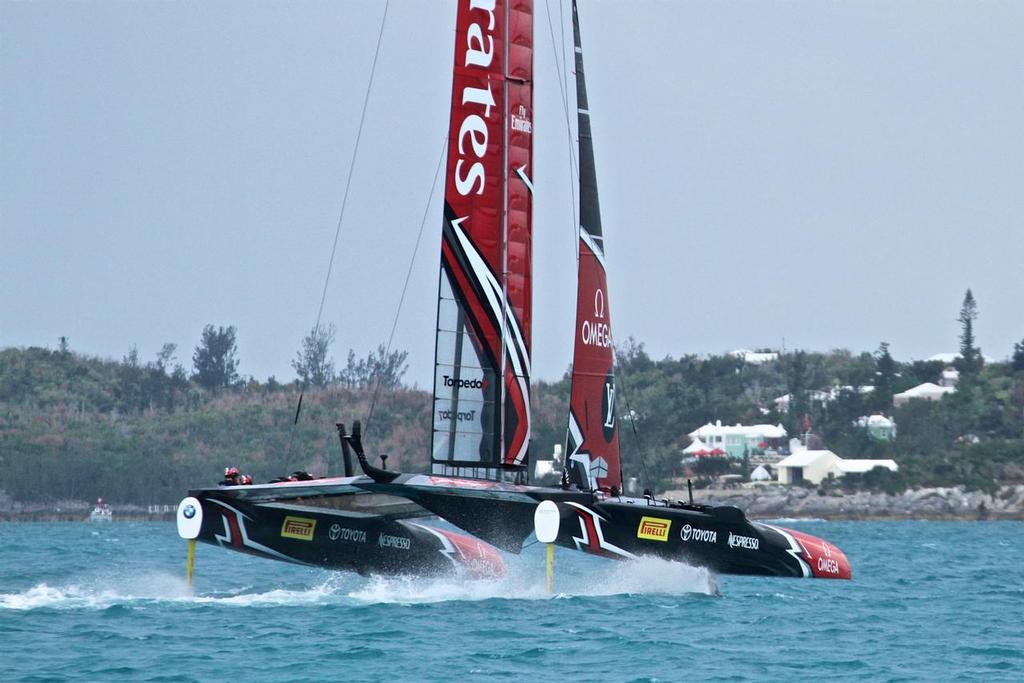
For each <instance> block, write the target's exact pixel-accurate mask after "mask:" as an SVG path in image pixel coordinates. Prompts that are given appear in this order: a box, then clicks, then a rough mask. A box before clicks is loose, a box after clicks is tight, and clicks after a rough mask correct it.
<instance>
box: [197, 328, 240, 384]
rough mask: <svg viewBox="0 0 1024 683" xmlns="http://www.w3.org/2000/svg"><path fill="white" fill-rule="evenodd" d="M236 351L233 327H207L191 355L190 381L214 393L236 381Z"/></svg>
mask: <svg viewBox="0 0 1024 683" xmlns="http://www.w3.org/2000/svg"><path fill="white" fill-rule="evenodd" d="M237 353H238V349H237V348H236V346H235V327H234V325H231V326H229V327H226V328H225V327H218V328H217V329H214V327H213V325H207V326H206V327H204V328H203V336H202V338H201V339H200V341H199V346H197V347H196V350H195V351H194V352H193V353H192V367H193V368H194V369H195V372H194V374H193V375H192V379H193V380H195V382H196V383H197V384H199V386H201V387H203V388H205V389H209V390H210V391H213V392H216V391H219V390H221V389H225V388H227V387H229V386H231V385H232V384H234V383H235V382H237V381H238V357H237Z"/></svg>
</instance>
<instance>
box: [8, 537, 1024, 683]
mask: <svg viewBox="0 0 1024 683" xmlns="http://www.w3.org/2000/svg"><path fill="white" fill-rule="evenodd" d="M787 525H788V526H791V527H793V528H796V529H801V530H806V531H808V532H810V533H813V534H816V535H820V536H823V537H825V538H827V539H829V540H831V541H834V542H835V543H837V544H838V545H839V546H840V547H841V548H843V549H844V550H845V551H846V553H847V555H848V556H849V557H850V561H851V563H852V564H853V570H854V581H853V582H832V581H809V580H797V579H767V578H740V577H727V576H720V577H716V576H713V575H709V574H708V573H707V572H705V571H703V570H698V569H693V568H690V567H686V566H682V565H677V564H671V563H666V562H662V561H657V560H643V561H640V562H637V563H633V564H627V563H612V562H609V561H605V560H599V559H596V558H590V557H586V556H583V555H580V554H577V553H571V552H569V551H564V550H561V549H560V550H559V551H558V555H557V559H556V563H557V572H556V594H555V595H554V596H553V597H552V596H549V595H548V594H547V592H546V589H545V588H544V560H543V551H542V550H541V549H540V547H539V546H533V547H531V548H529V549H528V550H527V551H526V552H525V553H524V554H523V555H522V556H519V557H511V556H509V564H510V568H511V571H510V575H509V576H508V577H507V578H506V579H503V580H501V581H498V582H468V581H456V580H395V579H391V580H386V579H364V578H360V577H358V576H353V575H348V574H337V573H331V572H326V571H321V570H314V569H308V568H302V567H295V566H290V565H286V564H282V563H278V562H271V561H267V560H260V559H256V558H251V557H247V556H242V555H238V554H235V553H230V552H227V551H222V550H220V549H218V548H213V547H210V546H204V545H201V546H199V548H198V553H197V565H196V571H197V577H196V584H195V594H194V595H193V594H191V593H190V592H189V590H188V587H187V586H186V584H185V582H184V580H183V577H182V575H183V573H184V559H185V543H184V541H181V540H180V539H179V538H178V537H177V535H176V533H175V530H174V525H173V524H161V523H116V522H115V523H113V524H107V525H90V524H87V523H80V524H74V523H66V524H0V680H3V681H8V680H23V681H121V680H124V681H217V680H239V681H243V680H244V681H307V680H352V681H364V680H365V681H451V680H467V681H484V680H529V681H534V680H544V681H550V680H558V681H593V680H598V679H600V680H608V681H655V680H657V681H678V680H708V681H747V680H754V681H762V680H780V679H783V678H786V679H796V680H815V681H836V680H872V681H877V680H921V681H938V680H979V681H993V680H1014V681H1020V680H1024V675H1022V671H1024V625H1022V624H1024V523H1020V522H967V523H955V522H814V521H802V522H800V521H789V522H788V523H787Z"/></svg>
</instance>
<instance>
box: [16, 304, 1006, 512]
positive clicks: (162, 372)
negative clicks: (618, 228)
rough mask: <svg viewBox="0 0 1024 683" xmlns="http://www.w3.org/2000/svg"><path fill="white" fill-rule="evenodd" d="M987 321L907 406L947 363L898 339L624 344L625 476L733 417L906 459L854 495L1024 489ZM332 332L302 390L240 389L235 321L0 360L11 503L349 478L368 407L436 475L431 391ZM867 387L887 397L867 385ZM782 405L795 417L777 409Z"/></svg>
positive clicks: (560, 403)
mask: <svg viewBox="0 0 1024 683" xmlns="http://www.w3.org/2000/svg"><path fill="white" fill-rule="evenodd" d="M976 318H977V304H976V302H975V301H974V298H973V296H972V295H971V293H970V292H969V291H968V293H967V295H966V296H965V298H964V303H963V308H962V310H961V315H960V323H961V335H960V342H961V348H960V357H959V359H958V360H957V362H956V363H957V368H958V370H959V372H960V381H959V383H958V385H957V391H956V392H955V393H953V394H950V395H948V396H945V397H943V398H942V400H940V401H935V402H929V401H923V400H913V401H910V402H908V403H906V404H904V405H901V406H899V407H894V406H893V395H894V394H896V393H899V392H902V391H904V390H906V389H908V388H910V387H913V386H916V385H918V384H920V383H922V382H936V383H937V382H938V381H939V380H940V378H941V375H942V372H943V369H944V365H943V363H941V362H922V361H914V362H910V363H900V362H898V361H896V360H895V359H893V357H892V355H891V353H890V350H889V346H888V344H885V343H882V344H880V345H879V347H878V349H877V350H876V351H875V352H874V353H868V352H863V353H857V354H855V353H851V352H849V351H846V350H834V351H830V352H828V353H814V352H806V351H793V352H789V353H785V354H783V355H781V356H780V358H779V359H778V360H776V361H773V362H769V363H764V364H761V365H752V364H748V363H745V362H744V361H743V360H742V359H740V358H737V357H733V356H729V355H722V356H707V357H698V356H692V355H687V356H683V357H681V358H671V357H666V358H664V359H661V360H654V359H652V358H651V357H650V356H649V355H648V354H647V353H646V351H645V350H644V348H643V345H642V344H638V343H636V342H635V341H633V340H632V339H630V340H627V341H626V342H625V343H624V344H620V347H619V349H618V358H617V362H618V368H617V378H618V379H617V383H618V388H619V397H620V400H619V401H618V410H619V417H620V427H621V430H620V431H621V438H622V449H623V470H624V472H625V474H626V475H627V476H636V477H638V478H639V480H640V483H641V484H642V485H645V486H651V487H652V488H655V489H658V488H664V487H665V486H667V485H668V484H669V481H670V479H671V478H672V477H673V476H676V475H679V474H681V465H680V459H681V458H680V456H681V450H682V448H683V447H685V446H686V445H687V443H688V442H689V439H688V437H687V434H688V433H689V432H691V431H693V430H694V429H696V428H698V427H700V426H701V425H703V424H705V423H707V422H711V421H714V420H721V421H722V423H723V424H734V423H743V424H752V423H771V424H776V423H781V424H782V425H783V426H784V427H785V428H786V429H787V431H788V432H789V434H791V435H797V434H802V433H803V432H805V431H806V430H807V429H808V427H809V428H810V431H811V432H812V435H813V437H812V438H813V439H814V441H815V442H816V443H817V444H818V445H820V447H826V448H830V449H832V450H834V451H835V452H837V453H839V454H840V455H842V456H843V457H847V458H893V459H895V460H897V461H898V462H899V464H900V471H899V472H898V473H896V474H892V473H878V472H874V473H869V474H868V475H865V476H862V477H848V478H845V480H844V484H845V485H847V486H850V485H855V486H863V487H867V488H872V489H883V490H892V491H895V490H901V489H902V488H904V487H906V486H908V485H947V486H948V485H957V484H965V485H967V486H968V487H970V488H980V489H986V490H992V489H993V488H994V487H995V486H996V483H997V482H1021V481H1024V340H1022V341H1021V342H1020V343H1019V344H1016V345H1015V346H1014V349H1013V353H1012V356H1011V358H1010V360H1009V361H1008V362H988V363H986V362H985V360H984V357H983V356H982V355H981V351H980V349H978V348H977V346H976V342H975V340H974V336H973V324H974V320H975V319H976ZM334 334H335V333H334V329H333V328H324V329H319V330H318V329H314V330H312V331H311V332H310V335H309V336H308V337H307V339H306V340H305V341H304V342H303V346H302V348H301V349H300V351H299V353H298V354H297V356H296V359H295V361H294V362H293V365H294V367H295V369H296V372H297V374H298V375H299V378H300V379H298V380H296V381H294V382H291V383H288V384H282V383H280V382H278V381H276V380H275V379H274V378H270V379H268V380H267V381H266V382H262V383H261V382H259V381H256V380H254V379H249V380H247V381H243V380H241V379H239V377H238V374H237V364H238V350H237V348H236V345H235V329H234V328H233V327H226V328H225V327H219V328H214V327H213V326H212V325H210V326H207V327H206V328H205V329H204V330H203V335H202V338H201V340H200V343H199V345H198V346H197V347H196V349H195V352H194V353H193V354H192V358H193V372H192V373H191V374H189V373H187V372H186V370H185V369H184V368H183V367H182V366H181V365H180V364H177V363H175V351H176V349H175V347H174V346H173V345H171V344H168V345H165V346H164V347H163V348H162V349H161V351H160V353H159V354H157V357H156V359H155V360H154V361H152V362H148V363H143V362H141V361H140V359H139V357H138V353H137V351H135V350H134V349H132V350H130V351H129V353H128V354H127V355H126V356H125V357H124V358H122V359H121V360H120V361H113V360H104V359H100V358H92V357H87V356H83V355H81V354H77V353H74V352H73V351H71V350H70V348H69V346H68V343H67V340H66V339H65V340H61V343H60V346H59V347H58V349H56V350H49V349H41V348H28V349H15V348H8V349H3V350H0V499H2V498H3V496H4V494H6V495H7V496H9V497H11V498H13V499H15V500H21V501H26V502H29V501H46V500H63V499H92V498H96V497H99V496H103V497H105V498H107V499H109V500H112V501H116V502H132V503H141V504H146V503H167V502H171V501H174V500H177V499H178V498H180V496H181V495H182V493H183V492H184V491H186V490H188V489H189V488H192V487H197V486H202V485H208V484H211V483H214V482H216V481H217V480H218V478H219V474H220V472H221V471H222V468H223V467H224V466H226V465H236V466H238V467H240V468H242V470H243V471H244V472H247V473H250V474H252V475H253V477H254V478H255V479H256V480H257V481H265V480H267V479H269V478H272V477H274V476H278V475H281V474H285V473H288V472H291V471H293V470H297V469H303V470H307V471H309V472H311V473H314V474H325V473H328V472H330V473H338V472H339V471H340V457H339V448H338V442H337V437H336V434H335V430H334V424H335V422H336V421H338V420H343V421H345V422H351V421H352V420H353V419H363V420H364V422H366V418H367V416H368V415H369V414H370V411H371V405H372V406H373V416H372V418H371V419H370V420H369V423H368V425H367V427H366V430H365V433H366V437H365V442H366V445H367V448H368V450H369V451H370V452H371V453H387V454H389V455H390V456H391V458H390V459H389V461H388V465H389V466H391V467H396V468H400V469H403V470H406V471H417V470H420V471H422V470H425V469H426V468H427V465H428V451H429V443H430V424H431V421H430V410H431V408H430V405H431V397H430V394H429V393H428V392H425V391H418V390H413V389H409V388H407V387H405V386H404V385H403V377H404V374H405V371H406V367H407V366H406V362H405V361H406V354H405V352H403V351H391V350H390V349H386V348H385V347H383V346H381V347H379V348H378V349H376V350H374V351H372V352H371V353H369V354H368V355H367V356H366V357H365V358H357V357H356V355H355V353H354V352H351V351H350V352H349V354H348V358H347V363H346V364H345V367H343V368H342V369H341V370H339V371H335V368H334V363H333V361H332V360H331V359H330V355H329V347H330V344H331V342H333V339H334ZM864 386H873V387H874V390H873V391H869V392H865V391H861V390H858V389H857V388H858V387H864ZM821 392H828V395H829V400H822V399H821V396H822V393H821ZM300 395H301V396H303V403H302V411H301V413H300V415H299V419H298V421H297V422H295V416H296V406H297V405H298V403H299V397H300ZM375 395H376V396H377V399H376V401H375V400H374V396H375ZM783 395H788V396H789V403H788V410H786V411H785V412H782V411H781V408H780V404H778V403H777V402H776V401H775V399H776V398H778V397H780V396H783ZM568 396H569V377H568V373H567V374H566V376H565V377H563V378H562V379H561V380H559V381H557V382H535V383H534V390H533V396H532V401H531V402H532V409H533V438H532V447H531V452H532V454H533V456H532V457H534V458H537V457H549V455H550V453H551V452H552V449H553V447H554V445H555V444H561V443H564V441H565V424H566V410H567V404H568ZM873 413H882V414H885V415H888V416H890V417H893V418H894V419H895V420H896V422H897V425H898V434H897V436H896V438H895V439H893V440H891V441H881V440H877V439H875V438H872V437H871V436H870V435H869V434H868V432H867V430H866V429H865V428H864V427H861V426H859V425H858V424H857V419H858V418H860V417H862V416H865V415H870V414H873ZM706 474H713V473H711V472H708V473H706Z"/></svg>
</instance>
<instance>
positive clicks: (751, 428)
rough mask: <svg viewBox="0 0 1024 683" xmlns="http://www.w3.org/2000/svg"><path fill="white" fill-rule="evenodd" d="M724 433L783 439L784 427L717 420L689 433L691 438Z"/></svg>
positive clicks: (702, 437)
mask: <svg viewBox="0 0 1024 683" xmlns="http://www.w3.org/2000/svg"><path fill="white" fill-rule="evenodd" d="M726 434H735V435H740V436H746V437H751V438H761V439H784V438H786V436H788V434H786V430H785V428H783V426H782V425H768V424H760V425H740V424H737V425H732V426H729V425H723V424H722V421H721V420H719V421H718V422H717V423H716V424H711V423H710V422H708V423H707V424H706V425H704V426H703V427H698V428H697V429H695V430H693V431H692V432H690V433H689V435H688V436H689V437H690V438H691V439H706V438H707V437H709V436H725V435H726Z"/></svg>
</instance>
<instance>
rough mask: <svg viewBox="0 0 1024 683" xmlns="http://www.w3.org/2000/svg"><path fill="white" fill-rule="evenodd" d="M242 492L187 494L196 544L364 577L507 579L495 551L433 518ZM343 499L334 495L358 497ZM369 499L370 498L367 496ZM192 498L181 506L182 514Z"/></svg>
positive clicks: (230, 488) (211, 491) (214, 491)
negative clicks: (195, 516) (439, 525)
mask: <svg viewBox="0 0 1024 683" xmlns="http://www.w3.org/2000/svg"><path fill="white" fill-rule="evenodd" d="M240 488H242V487H226V488H223V489H202V490H198V491H192V492H190V496H191V500H192V501H197V502H198V506H196V505H194V504H193V508H194V509H195V511H194V512H192V513H191V514H198V515H199V516H200V524H199V531H198V536H196V540H197V541H201V542H203V543H208V544H210V545H215V546H220V547H222V548H226V549H229V550H235V551H237V552H242V553H247V554H250V555H256V556H259V557H264V558H268V559H275V560H282V561H285V562H292V563H296V564H304V565H311V566H316V567H324V568H327V569H337V570H344V571H352V572H357V573H359V574H363V575H370V574H382V575H414V576H438V575H459V576H467V577H470V578H492V577H497V576H502V575H503V574H504V573H505V565H504V561H503V560H502V558H501V556H500V555H499V554H498V553H497V551H495V549H494V548H492V547H491V546H489V545H487V544H486V543H483V542H481V541H479V540H477V539H475V538H471V537H469V536H466V535H464V534H460V533H456V532H453V531H451V530H449V529H441V528H437V527H435V526H432V525H430V524H426V523H424V516H426V515H427V514H428V513H426V512H423V511H421V512H420V513H419V514H418V515H414V516H412V515H409V514H408V513H407V514H405V515H389V514H377V513H372V512H363V511H358V510H351V509H349V510H344V509H331V508H330V507H322V506H320V505H310V504H309V503H310V502H319V503H320V504H322V502H323V500H324V499H318V500H317V501H307V500H301V499H300V500H295V499H284V500H278V501H274V500H261V501H253V500H247V499H245V498H239V497H236V496H235V495H232V494H234V493H237V490H238V489H240ZM356 495H360V494H358V493H344V494H340V495H339V496H337V497H341V496H346V497H353V496H356ZM364 497H365V496H364ZM189 501H190V499H189V498H186V499H185V501H183V502H182V507H183V508H184V507H185V506H186V505H187V504H188V503H189Z"/></svg>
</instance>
